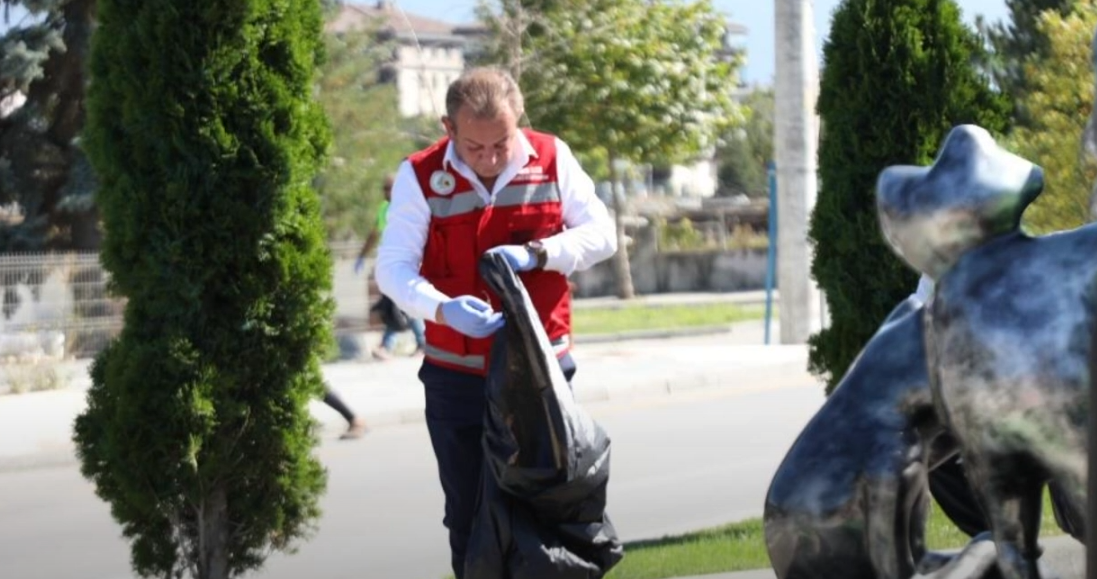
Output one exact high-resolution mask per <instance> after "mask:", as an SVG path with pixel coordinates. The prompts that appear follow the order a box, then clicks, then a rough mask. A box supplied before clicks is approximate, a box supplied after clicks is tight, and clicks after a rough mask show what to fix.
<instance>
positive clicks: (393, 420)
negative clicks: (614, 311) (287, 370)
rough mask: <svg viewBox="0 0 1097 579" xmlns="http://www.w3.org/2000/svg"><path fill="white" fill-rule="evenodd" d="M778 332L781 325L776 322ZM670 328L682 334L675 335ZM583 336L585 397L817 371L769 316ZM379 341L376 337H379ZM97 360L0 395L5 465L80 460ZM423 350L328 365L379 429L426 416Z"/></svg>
mask: <svg viewBox="0 0 1097 579" xmlns="http://www.w3.org/2000/svg"><path fill="white" fill-rule="evenodd" d="M773 326H774V330H776V327H775V326H776V324H773ZM666 334H667V336H669V335H671V334H672V333H666ZM667 336H661V337H657V338H654V339H643V340H623V341H622V340H618V341H609V342H598V343H583V341H581V340H579V341H577V343H576V345H575V346H574V349H573V356H574V357H575V360H576V362H577V364H578V373H577V374H576V376H575V378H574V380H573V384H574V387H575V392H576V397H577V399H578V400H579V401H580V402H583V403H590V402H598V401H607V400H609V401H615V400H622V399H629V398H636V397H642V396H665V395H673V394H675V393H678V392H686V391H691V390H697V389H702V388H731V389H736V390H755V389H770V388H779V387H781V386H787V385H802V384H805V383H813V382H815V381H816V380H815V379H814V378H813V377H812V376H811V375H810V374H808V373H807V371H806V367H807V349H806V346H803V345H792V346H784V345H771V346H765V345H763V344H762V342H763V324H762V322H743V323H739V324H734V325H729V326H727V327H725V328H724V329H723V331H722V332H721V333H710V334H707V335H702V336H685V337H667ZM371 343H375V342H371ZM90 363H91V361H90V360H78V361H71V362H65V363H62V364H59V365H58V366H57V371H58V372H59V374H61V375H62V377H63V379H64V380H65V382H66V383H67V387H65V388H63V389H60V390H52V391H45V392H34V393H26V394H16V395H4V396H0V470H10V469H16V468H27V467H32V466H37V465H45V464H64V463H68V462H71V461H73V460H75V459H74V456H73V444H72V442H71V436H72V423H73V420H74V418H75V417H76V416H77V415H78V414H79V413H80V412H82V411H83V410H84V408H85V406H86V390H87V388H88V387H89V386H90V384H91V380H90V378H89V377H88V367H89V365H90ZM421 363H422V359H421V358H410V357H401V358H395V359H393V360H390V361H387V362H383V363H380V362H376V361H373V360H361V361H349V362H336V363H332V364H327V365H325V366H324V367H323V372H324V376H325V378H326V379H327V382H328V384H329V386H330V387H331V389H332V390H333V391H335V392H336V393H337V394H339V395H340V396H341V397H342V398H343V399H344V400H345V401H346V402H347V404H348V405H349V406H350V407H351V409H353V410H354V411H355V412H356V413H357V414H358V415H359V416H361V417H362V418H364V419H365V420H366V422H367V423H368V424H369V426H370V428H379V427H384V426H386V425H391V424H400V423H409V422H420V421H422V420H423V407H424V399H423V391H422V388H421V385H420V383H419V381H418V379H417V377H416V373H417V371H418V369H419V366H420V364H421ZM312 411H313V414H314V416H316V418H317V419H318V420H319V421H320V422H321V423H322V424H323V426H324V432H323V435H324V436H325V437H327V436H332V437H334V436H338V434H339V433H340V432H341V431H342V430H344V429H345V428H346V422H345V421H343V419H342V417H341V416H339V415H338V414H337V413H336V412H335V411H334V410H332V409H331V408H329V407H328V406H326V405H324V404H323V403H322V402H321V401H315V402H313V404H312Z"/></svg>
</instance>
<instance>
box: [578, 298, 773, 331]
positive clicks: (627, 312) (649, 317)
mask: <svg viewBox="0 0 1097 579" xmlns="http://www.w3.org/2000/svg"><path fill="white" fill-rule="evenodd" d="M765 313H766V308H765V306H764V305H761V304H757V305H755V304H751V305H739V304H731V303H707V304H696V305H668V306H651V305H648V306H645V305H640V304H637V305H626V306H621V307H612V308H608V307H607V308H574V309H572V311H571V317H572V320H571V326H572V330H573V331H574V332H575V333H576V334H588V335H589V334H612V333H616V332H628V331H635V330H673V329H679V328H695V327H700V326H716V325H721V324H730V323H732V322H742V321H745V320H761V319H763V318H764V317H765ZM776 315H777V311H776V308H774V316H776Z"/></svg>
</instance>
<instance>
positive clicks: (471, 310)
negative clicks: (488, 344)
mask: <svg viewBox="0 0 1097 579" xmlns="http://www.w3.org/2000/svg"><path fill="white" fill-rule="evenodd" d="M442 319H443V320H445V322H446V325H447V326H449V327H451V328H453V329H455V330H457V331H458V332H461V333H462V334H464V335H466V336H468V337H470V338H486V337H488V336H490V335H492V334H494V333H495V331H496V330H498V329H499V328H501V327H503V314H501V313H499V312H496V311H492V309H491V304H489V303H487V302H485V301H484V300H482V299H480V298H478V297H475V296H458V297H455V298H453V299H451V300H449V301H448V302H445V303H443V304H442Z"/></svg>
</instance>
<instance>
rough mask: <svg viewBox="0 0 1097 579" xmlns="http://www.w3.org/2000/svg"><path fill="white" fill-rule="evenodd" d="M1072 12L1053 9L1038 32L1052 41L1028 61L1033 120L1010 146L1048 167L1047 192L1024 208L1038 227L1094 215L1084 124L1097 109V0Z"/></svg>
mask: <svg viewBox="0 0 1097 579" xmlns="http://www.w3.org/2000/svg"><path fill="white" fill-rule="evenodd" d="M1078 4H1079V5H1078V6H1077V8H1076V10H1075V11H1074V13H1072V14H1071V15H1070V16H1067V17H1063V16H1062V15H1061V14H1059V13H1058V12H1057V11H1055V10H1048V11H1046V12H1044V13H1043V15H1042V16H1041V17H1040V18H1039V20H1038V23H1037V27H1036V32H1037V33H1038V34H1040V35H1041V36H1042V37H1043V38H1046V39H1047V40H1048V44H1047V46H1046V50H1044V51H1043V52H1040V53H1033V54H1032V55H1030V56H1029V57H1028V58H1027V59H1025V62H1024V69H1023V70H1024V76H1025V78H1026V81H1027V84H1028V87H1027V90H1026V91H1025V93H1024V95H1022V97H1021V105H1022V106H1023V107H1024V108H1025V109H1026V110H1028V111H1029V112H1030V113H1031V115H1030V118H1031V121H1030V122H1029V123H1028V124H1026V125H1024V126H1019V127H1016V128H1015V129H1014V130H1013V132H1012V133H1011V134H1010V137H1009V146H1010V148H1011V149H1012V150H1013V151H1014V152H1016V153H1017V154H1019V155H1021V156H1022V157H1024V158H1026V159H1029V160H1030V161H1033V162H1034V163H1036V164H1038V165H1040V166H1041V167H1043V168H1044V172H1045V185H1044V192H1043V194H1041V195H1040V196H1039V197H1037V198H1036V201H1035V202H1034V203H1033V204H1032V206H1031V207H1029V208H1028V209H1027V210H1026V211H1025V215H1024V223H1025V225H1026V226H1027V227H1028V228H1030V229H1032V230H1033V231H1035V232H1040V233H1044V232H1049V231H1057V230H1061V229H1070V228H1073V227H1077V226H1079V225H1082V224H1084V223H1086V222H1088V221H1089V220H1090V214H1089V196H1090V187H1092V185H1093V183H1094V180H1095V179H1097V162H1095V160H1094V159H1093V158H1092V157H1089V156H1087V155H1085V154H1084V152H1083V148H1082V127H1085V126H1086V122H1087V121H1088V120H1089V115H1090V112H1091V111H1092V110H1093V86H1094V83H1093V78H1094V75H1093V67H1092V64H1091V58H1092V51H1091V48H1090V45H1091V43H1092V41H1093V31H1094V29H1095V28H1097V1H1094V0H1084V1H1082V2H1079V3H1078Z"/></svg>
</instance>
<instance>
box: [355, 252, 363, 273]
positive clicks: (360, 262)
mask: <svg viewBox="0 0 1097 579" xmlns="http://www.w3.org/2000/svg"><path fill="white" fill-rule="evenodd" d="M365 266H366V257H365V256H364V255H359V256H358V259H356V260H354V273H355V275H357V274H360V273H362V268H363V267H365Z"/></svg>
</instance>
